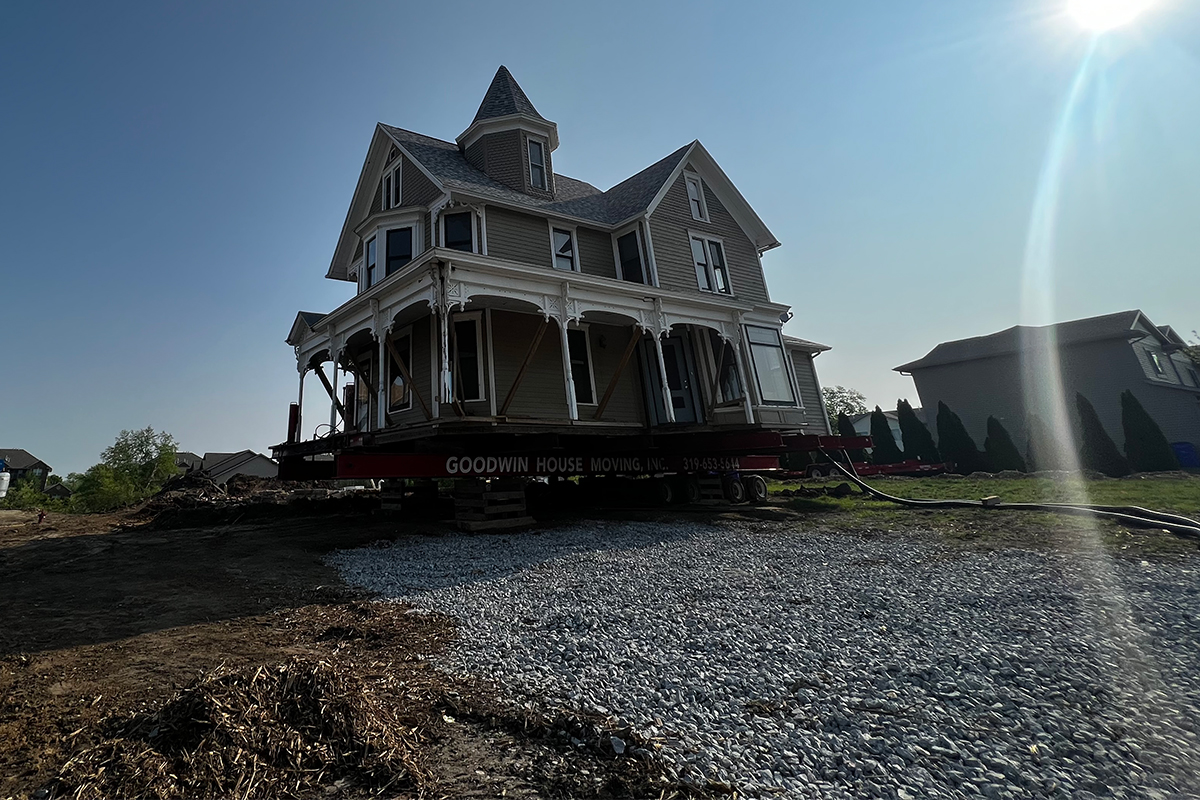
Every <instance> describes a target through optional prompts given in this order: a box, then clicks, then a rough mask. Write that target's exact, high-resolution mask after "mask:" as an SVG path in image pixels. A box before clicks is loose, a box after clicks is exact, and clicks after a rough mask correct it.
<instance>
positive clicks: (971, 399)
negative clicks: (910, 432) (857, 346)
mask: <svg viewBox="0 0 1200 800" xmlns="http://www.w3.org/2000/svg"><path fill="white" fill-rule="evenodd" d="M1185 347H1186V344H1185V342H1184V341H1183V340H1182V339H1181V338H1180V337H1179V336H1178V334H1176V333H1175V332H1174V331H1173V330H1172V329H1171V328H1170V327H1167V326H1163V327H1158V326H1156V325H1154V324H1153V323H1152V322H1151V321H1150V320H1149V319H1147V318H1146V315H1145V314H1143V313H1142V312H1140V311H1137V310H1133V311H1122V312H1119V313H1116V314H1107V315H1105V316H1100V317H1089V318H1088V319H1080V320H1073V321H1071V322H1060V323H1058V324H1056V325H1047V326H1042V327H1026V326H1020V325H1019V326H1016V327H1013V328H1009V329H1007V330H1004V331H1000V332H999V333H993V334H990V335H988V336H979V337H976V338H974V339H961V340H958V341H954V342H943V343H942V344H939V345H938V346H937V347H935V348H934V349H933V350H931V351H930V352H929V353H928V354H927V355H926V356H925V357H924V358H921V359H918V360H917V361H912V362H910V363H908V364H903V365H901V366H899V367H896V368H895V369H896V371H897V372H900V373H902V374H907V375H912V378H913V381H914V382H915V383H916V385H917V391H918V392H919V393H920V395H921V402H922V404H923V405H924V407H925V408H927V409H929V410H930V413H931V414H936V411H935V409H936V408H937V404H938V402H944V403H945V404H946V405H947V406H949V407H950V409H951V410H952V411H954V412H956V413H957V414H958V415H959V417H961V418H962V421H963V424H964V425H966V428H967V430H968V431H969V432H970V434H971V436H972V437H974V438H975V442H976V444H978V445H980V446H982V445H983V441H984V437H985V436H986V434H987V418H988V416H989V415H992V416H995V417H996V418H997V419H999V420H1000V421H1001V422H1002V423H1003V424H1004V427H1005V428H1007V429H1008V432H1009V433H1010V434H1011V435H1012V437H1013V439H1014V441H1015V442H1017V444H1018V446H1019V447H1024V443H1025V439H1026V428H1025V425H1026V417H1027V414H1028V413H1029V412H1035V413H1038V414H1039V415H1040V416H1042V418H1043V419H1049V418H1050V412H1049V411H1048V410H1047V408H1046V407H1045V405H1044V401H1043V400H1042V399H1040V398H1042V397H1044V394H1045V390H1046V387H1048V386H1050V385H1052V384H1051V383H1050V382H1049V381H1048V378H1047V375H1046V374H1045V369H1046V367H1045V365H1046V364H1048V363H1050V362H1049V360H1048V356H1049V355H1050V354H1053V353H1056V354H1057V358H1058V362H1059V365H1060V375H1061V383H1062V389H1063V396H1064V398H1065V400H1066V407H1067V409H1068V412H1069V413H1070V414H1071V415H1072V416H1074V413H1075V412H1074V409H1075V394H1076V392H1079V393H1081V394H1083V395H1084V396H1085V397H1086V398H1087V399H1088V400H1089V401H1091V403H1092V405H1093V406H1095V408H1096V412H1097V414H1099V416H1100V421H1101V422H1102V423H1103V424H1104V427H1105V429H1107V431H1108V434H1109V435H1110V436H1111V437H1112V438H1113V441H1115V442H1116V443H1117V446H1118V447H1120V446H1122V445H1123V444H1124V441H1125V437H1124V433H1123V431H1122V427H1121V392H1123V391H1125V390H1126V389H1128V390H1130V391H1132V392H1133V394H1134V396H1136V397H1137V399H1138V400H1139V401H1140V402H1141V404H1142V405H1143V406H1144V407H1145V409H1146V411H1147V412H1148V413H1149V414H1150V416H1151V417H1153V418H1154V420H1155V421H1156V422H1157V423H1158V424H1159V426H1160V427H1161V428H1162V430H1163V433H1164V434H1165V435H1166V437H1167V441H1169V442H1173V443H1174V442H1190V443H1191V444H1193V445H1194V446H1195V445H1200V374H1198V373H1200V368H1198V367H1197V365H1196V363H1195V362H1194V361H1192V360H1191V358H1189V357H1188V356H1187V354H1186V353H1185V352H1184V348H1185ZM1027 389H1029V390H1032V391H1027ZM930 430H931V431H933V432H934V434H935V435H936V431H937V426H936V424H933V425H931V426H930Z"/></svg>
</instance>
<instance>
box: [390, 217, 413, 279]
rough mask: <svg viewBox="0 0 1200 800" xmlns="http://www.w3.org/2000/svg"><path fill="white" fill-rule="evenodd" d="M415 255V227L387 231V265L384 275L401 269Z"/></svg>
mask: <svg viewBox="0 0 1200 800" xmlns="http://www.w3.org/2000/svg"><path fill="white" fill-rule="evenodd" d="M412 257H413V229H412V228H396V229H395V230H390V231H388V232H387V267H386V269H385V270H384V277H387V276H388V275H392V274H394V273H396V272H399V271H400V268H401V267H403V266H404V265H405V264H407V263H408V262H410V261H412Z"/></svg>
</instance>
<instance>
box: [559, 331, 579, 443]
mask: <svg viewBox="0 0 1200 800" xmlns="http://www.w3.org/2000/svg"><path fill="white" fill-rule="evenodd" d="M558 332H559V333H560V334H561V336H560V337H559V338H561V339H562V358H563V380H564V381H566V388H567V414H568V415H570V417H571V419H573V420H577V419H579V404H578V403H577V402H576V400H575V378H574V376H573V375H572V374H571V344H570V342H569V341H568V339H567V323H565V322H563V320H562V318H561V317H560V318H559V320H558Z"/></svg>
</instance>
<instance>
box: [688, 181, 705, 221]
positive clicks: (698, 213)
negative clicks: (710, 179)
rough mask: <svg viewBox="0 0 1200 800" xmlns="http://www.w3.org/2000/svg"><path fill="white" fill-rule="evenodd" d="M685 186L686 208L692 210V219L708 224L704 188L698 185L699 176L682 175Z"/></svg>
mask: <svg viewBox="0 0 1200 800" xmlns="http://www.w3.org/2000/svg"><path fill="white" fill-rule="evenodd" d="M684 182H685V183H686V184H687V195H688V206H690V207H691V209H692V219H694V220H698V221H700V222H708V206H707V205H705V203H704V186H703V184H701V183H700V176H699V175H686V174H685V175H684Z"/></svg>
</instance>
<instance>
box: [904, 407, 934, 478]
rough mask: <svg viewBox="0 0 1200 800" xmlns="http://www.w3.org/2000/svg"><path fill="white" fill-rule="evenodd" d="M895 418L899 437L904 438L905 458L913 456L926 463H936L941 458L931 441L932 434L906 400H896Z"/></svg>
mask: <svg viewBox="0 0 1200 800" xmlns="http://www.w3.org/2000/svg"><path fill="white" fill-rule="evenodd" d="M896 419H897V421H899V423H900V438H901V439H903V440H904V457H905V458H915V459H917V460H919V461H924V462H925V463H927V464H936V463H937V462H939V461H941V460H942V457H941V455H939V454H938V449H937V445H935V444H934V443H933V434H931V433H930V432H929V428H927V427H925V423H924V422H921V420H920V419H918V418H917V414H916V412H915V411H913V407H912V405H910V404H909V402H908V401H907V400H898V401H896Z"/></svg>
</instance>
